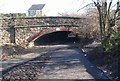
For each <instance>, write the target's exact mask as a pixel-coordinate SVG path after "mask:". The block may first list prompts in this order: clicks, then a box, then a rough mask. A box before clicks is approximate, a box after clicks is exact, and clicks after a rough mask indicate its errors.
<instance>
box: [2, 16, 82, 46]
mask: <svg viewBox="0 0 120 81" xmlns="http://www.w3.org/2000/svg"><path fill="white" fill-rule="evenodd" d="M1 22H2V24H1V26H0V44H6V43H10V33H9V32H8V31H9V28H10V27H14V28H15V42H16V44H17V45H21V46H23V47H26V46H27V45H28V43H29V42H28V39H29V38H30V37H32V36H34V35H35V34H37V33H39V34H40V35H39V36H41V35H43V34H46V33H50V32H54V31H58V29H59V28H61V29H65V28H69V27H70V31H74V32H78V28H77V27H73V26H78V27H79V26H80V23H81V21H80V19H79V18H71V17H70V18H64V17H63V18H57V17H54V18H49V17H47V18H18V19H12V20H10V19H2V20H1ZM49 26H50V27H49ZM40 32H41V33H40Z"/></svg>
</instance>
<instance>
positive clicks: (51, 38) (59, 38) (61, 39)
mask: <svg viewBox="0 0 120 81" xmlns="http://www.w3.org/2000/svg"><path fill="white" fill-rule="evenodd" d="M70 33H72V31H56V32H52V33H47V34H44V35H42V36H41V37H39V38H38V39H36V40H35V41H34V44H35V45H36V46H38V45H55V44H66V43H73V42H74V41H77V38H76V37H69V34H70Z"/></svg>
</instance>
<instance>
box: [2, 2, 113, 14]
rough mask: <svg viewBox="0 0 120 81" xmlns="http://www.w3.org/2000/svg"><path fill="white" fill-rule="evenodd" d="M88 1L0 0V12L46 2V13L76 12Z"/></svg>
mask: <svg viewBox="0 0 120 81" xmlns="http://www.w3.org/2000/svg"><path fill="white" fill-rule="evenodd" d="M113 1H114V0H113ZM89 3H92V0H0V13H27V10H28V9H29V7H30V6H31V5H32V4H46V7H47V12H46V15H49V16H56V15H58V13H64V12H65V13H74V12H75V13H76V11H77V10H78V9H80V8H82V7H83V6H85V5H87V4H89ZM79 12H82V10H81V11H79Z"/></svg>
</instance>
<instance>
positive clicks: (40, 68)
mask: <svg viewBox="0 0 120 81" xmlns="http://www.w3.org/2000/svg"><path fill="white" fill-rule="evenodd" d="M4 79H8V80H13V79H14V80H15V79H19V80H20V79H28V80H31V81H36V80H38V79H107V77H106V76H105V75H104V73H103V72H101V70H99V69H97V68H96V67H94V66H93V65H92V64H91V63H90V62H89V61H88V60H87V59H86V58H85V57H84V56H83V54H82V52H80V51H79V50H78V49H77V48H63V49H57V50H56V51H53V52H50V53H47V54H44V55H42V56H41V57H37V58H35V59H33V60H31V61H29V62H28V63H26V64H24V65H21V66H19V67H16V68H14V69H12V70H11V71H9V72H8V73H7V74H6V75H5V76H4Z"/></svg>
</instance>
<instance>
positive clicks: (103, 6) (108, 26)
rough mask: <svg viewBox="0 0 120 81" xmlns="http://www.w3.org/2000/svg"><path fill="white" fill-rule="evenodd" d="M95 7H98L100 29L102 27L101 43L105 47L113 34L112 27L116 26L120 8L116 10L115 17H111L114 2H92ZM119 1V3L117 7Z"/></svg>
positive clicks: (100, 0) (101, 0)
mask: <svg viewBox="0 0 120 81" xmlns="http://www.w3.org/2000/svg"><path fill="white" fill-rule="evenodd" d="M92 1H93V2H94V5H95V6H96V7H97V10H98V12H99V27H100V34H101V43H102V46H103V47H104V46H105V42H106V40H107V39H108V38H109V37H110V35H111V32H112V26H114V25H115V19H116V13H117V12H118V11H119V10H118V8H117V9H116V10H115V13H114V15H113V16H111V15H110V12H111V5H112V3H113V0H111V1H110V2H109V3H108V2H107V0H96V1H95V0H92ZM118 4H119V1H118V2H117V6H118Z"/></svg>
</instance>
